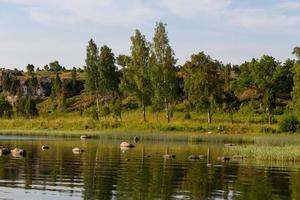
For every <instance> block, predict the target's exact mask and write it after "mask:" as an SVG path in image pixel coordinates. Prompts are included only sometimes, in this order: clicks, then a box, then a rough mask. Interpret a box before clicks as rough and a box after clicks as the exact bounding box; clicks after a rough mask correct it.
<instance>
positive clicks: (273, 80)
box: [0, 22, 300, 123]
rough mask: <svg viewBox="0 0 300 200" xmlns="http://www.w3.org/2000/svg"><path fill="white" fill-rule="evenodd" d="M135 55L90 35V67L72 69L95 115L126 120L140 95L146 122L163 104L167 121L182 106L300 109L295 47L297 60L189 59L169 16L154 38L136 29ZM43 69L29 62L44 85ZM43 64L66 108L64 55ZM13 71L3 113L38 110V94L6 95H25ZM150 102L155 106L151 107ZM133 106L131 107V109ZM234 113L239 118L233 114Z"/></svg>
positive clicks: (0, 105)
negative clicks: (178, 46)
mask: <svg viewBox="0 0 300 200" xmlns="http://www.w3.org/2000/svg"><path fill="white" fill-rule="evenodd" d="M130 50H131V53H130V55H119V56H117V57H116V56H115V55H114V53H113V52H112V49H110V48H109V47H108V46H106V45H104V46H101V47H98V46H97V45H96V44H95V42H94V41H93V40H92V39H91V40H90V41H89V43H88V46H87V51H86V60H85V62H86V65H85V66H84V70H83V69H79V71H78V69H76V68H73V69H72V70H70V71H71V77H70V79H71V82H72V83H73V87H74V90H75V89H76V78H77V75H78V73H84V81H85V90H84V92H85V94H86V95H91V96H93V97H94V99H95V103H94V105H92V107H91V109H92V112H91V113H92V117H93V119H95V120H98V119H100V118H101V117H107V116H109V115H113V116H114V117H115V118H116V119H117V120H118V119H121V113H122V110H124V100H125V99H126V101H127V104H128V101H134V102H138V106H139V107H140V108H141V109H142V113H141V117H143V119H144V121H147V113H146V111H147V110H151V111H152V112H154V113H159V112H162V111H164V112H165V116H166V120H167V121H168V122H170V121H171V120H172V115H173V110H174V107H176V106H177V105H179V104H180V105H181V106H182V110H183V111H184V112H186V117H187V118H188V116H189V113H190V112H206V113H207V115H208V123H211V122H212V119H213V114H214V113H215V112H226V113H228V116H229V117H230V118H231V119H232V117H233V114H234V113H235V112H237V111H239V110H241V109H243V110H247V109H248V111H249V112H254V111H257V112H261V113H262V114H265V115H266V118H267V121H268V122H269V123H272V118H273V115H274V114H278V113H289V114H293V115H298V114H299V113H300V48H299V47H296V48H295V49H294V50H293V54H294V55H295V56H296V57H297V59H296V60H292V59H288V60H286V61H285V62H283V63H282V62H279V61H277V60H276V59H275V58H273V57H272V56H269V55H263V56H262V57H261V58H259V59H254V58H253V59H252V60H250V61H246V62H244V63H243V64H241V65H239V66H238V65H231V64H224V63H222V62H221V61H218V60H216V59H213V58H211V57H210V56H209V55H206V54H205V53H204V52H199V53H196V54H193V55H191V57H190V59H189V60H187V61H186V62H185V64H184V65H183V66H178V65H177V64H176V63H177V59H176V56H175V53H174V51H173V49H172V47H171V46H170V44H169V39H168V35H167V31H166V25H165V24H164V23H161V22H160V23H157V24H156V27H155V30H154V37H153V39H152V41H147V40H146V37H145V36H144V35H143V34H142V33H141V32H140V31H139V30H136V31H135V33H134V35H133V36H132V37H131V48H130ZM39 71H41V69H36V70H35V67H34V66H33V65H28V66H27V75H28V80H29V82H30V85H31V86H32V87H33V88H34V87H36V85H37V78H36V76H37V74H38V73H39ZM43 71H53V72H54V73H55V76H54V77H53V79H52V88H51V96H50V98H51V100H52V101H53V102H55V105H56V106H54V107H53V109H55V110H57V111H62V112H64V111H66V110H67V104H66V99H67V97H66V95H65V92H64V86H63V83H62V80H61V77H60V76H61V74H62V73H63V72H64V71H66V69H65V68H64V67H62V66H61V65H60V64H59V62H58V61H55V62H52V63H50V64H49V65H46V66H45V67H44V69H43ZM13 76H14V75H12V74H11V73H4V74H2V91H3V92H2V95H1V97H0V98H1V101H0V115H2V116H8V117H11V116H12V112H13V110H14V107H15V110H16V113H17V114H18V115H22V116H35V115H37V114H38V110H37V108H36V102H37V100H36V99H35V98H34V97H31V96H28V95H26V96H23V97H18V100H16V102H15V103H14V104H13V105H12V104H10V103H8V102H7V96H9V95H13V94H15V95H16V96H18V95H17V94H18V88H15V87H14V85H13V83H14V81H13V79H14V77H13ZM147 108H150V109H147ZM126 109H127V108H126ZM232 120H233V119H232Z"/></svg>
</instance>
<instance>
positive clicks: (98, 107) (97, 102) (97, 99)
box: [96, 95, 100, 118]
mask: <svg viewBox="0 0 300 200" xmlns="http://www.w3.org/2000/svg"><path fill="white" fill-rule="evenodd" d="M96 104H97V112H98V116H99V114H100V103H99V96H98V95H96ZM99 118H100V117H99Z"/></svg>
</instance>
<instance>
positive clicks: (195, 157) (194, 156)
mask: <svg viewBox="0 0 300 200" xmlns="http://www.w3.org/2000/svg"><path fill="white" fill-rule="evenodd" d="M188 159H189V160H199V159H200V157H199V156H196V155H190V156H189V157H188Z"/></svg>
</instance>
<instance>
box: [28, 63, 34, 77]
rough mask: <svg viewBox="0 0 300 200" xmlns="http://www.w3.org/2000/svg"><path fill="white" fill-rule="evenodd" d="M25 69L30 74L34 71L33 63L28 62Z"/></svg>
mask: <svg viewBox="0 0 300 200" xmlns="http://www.w3.org/2000/svg"><path fill="white" fill-rule="evenodd" d="M26 70H27V73H28V75H31V74H32V73H33V72H34V65H33V64H28V65H27V66H26Z"/></svg>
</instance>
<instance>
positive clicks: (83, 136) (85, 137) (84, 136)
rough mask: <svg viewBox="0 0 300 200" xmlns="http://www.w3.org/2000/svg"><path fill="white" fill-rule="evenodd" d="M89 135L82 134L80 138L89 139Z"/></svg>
mask: <svg viewBox="0 0 300 200" xmlns="http://www.w3.org/2000/svg"><path fill="white" fill-rule="evenodd" d="M88 138H89V137H88V136H87V135H82V136H80V139H81V140H86V139H88Z"/></svg>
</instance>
